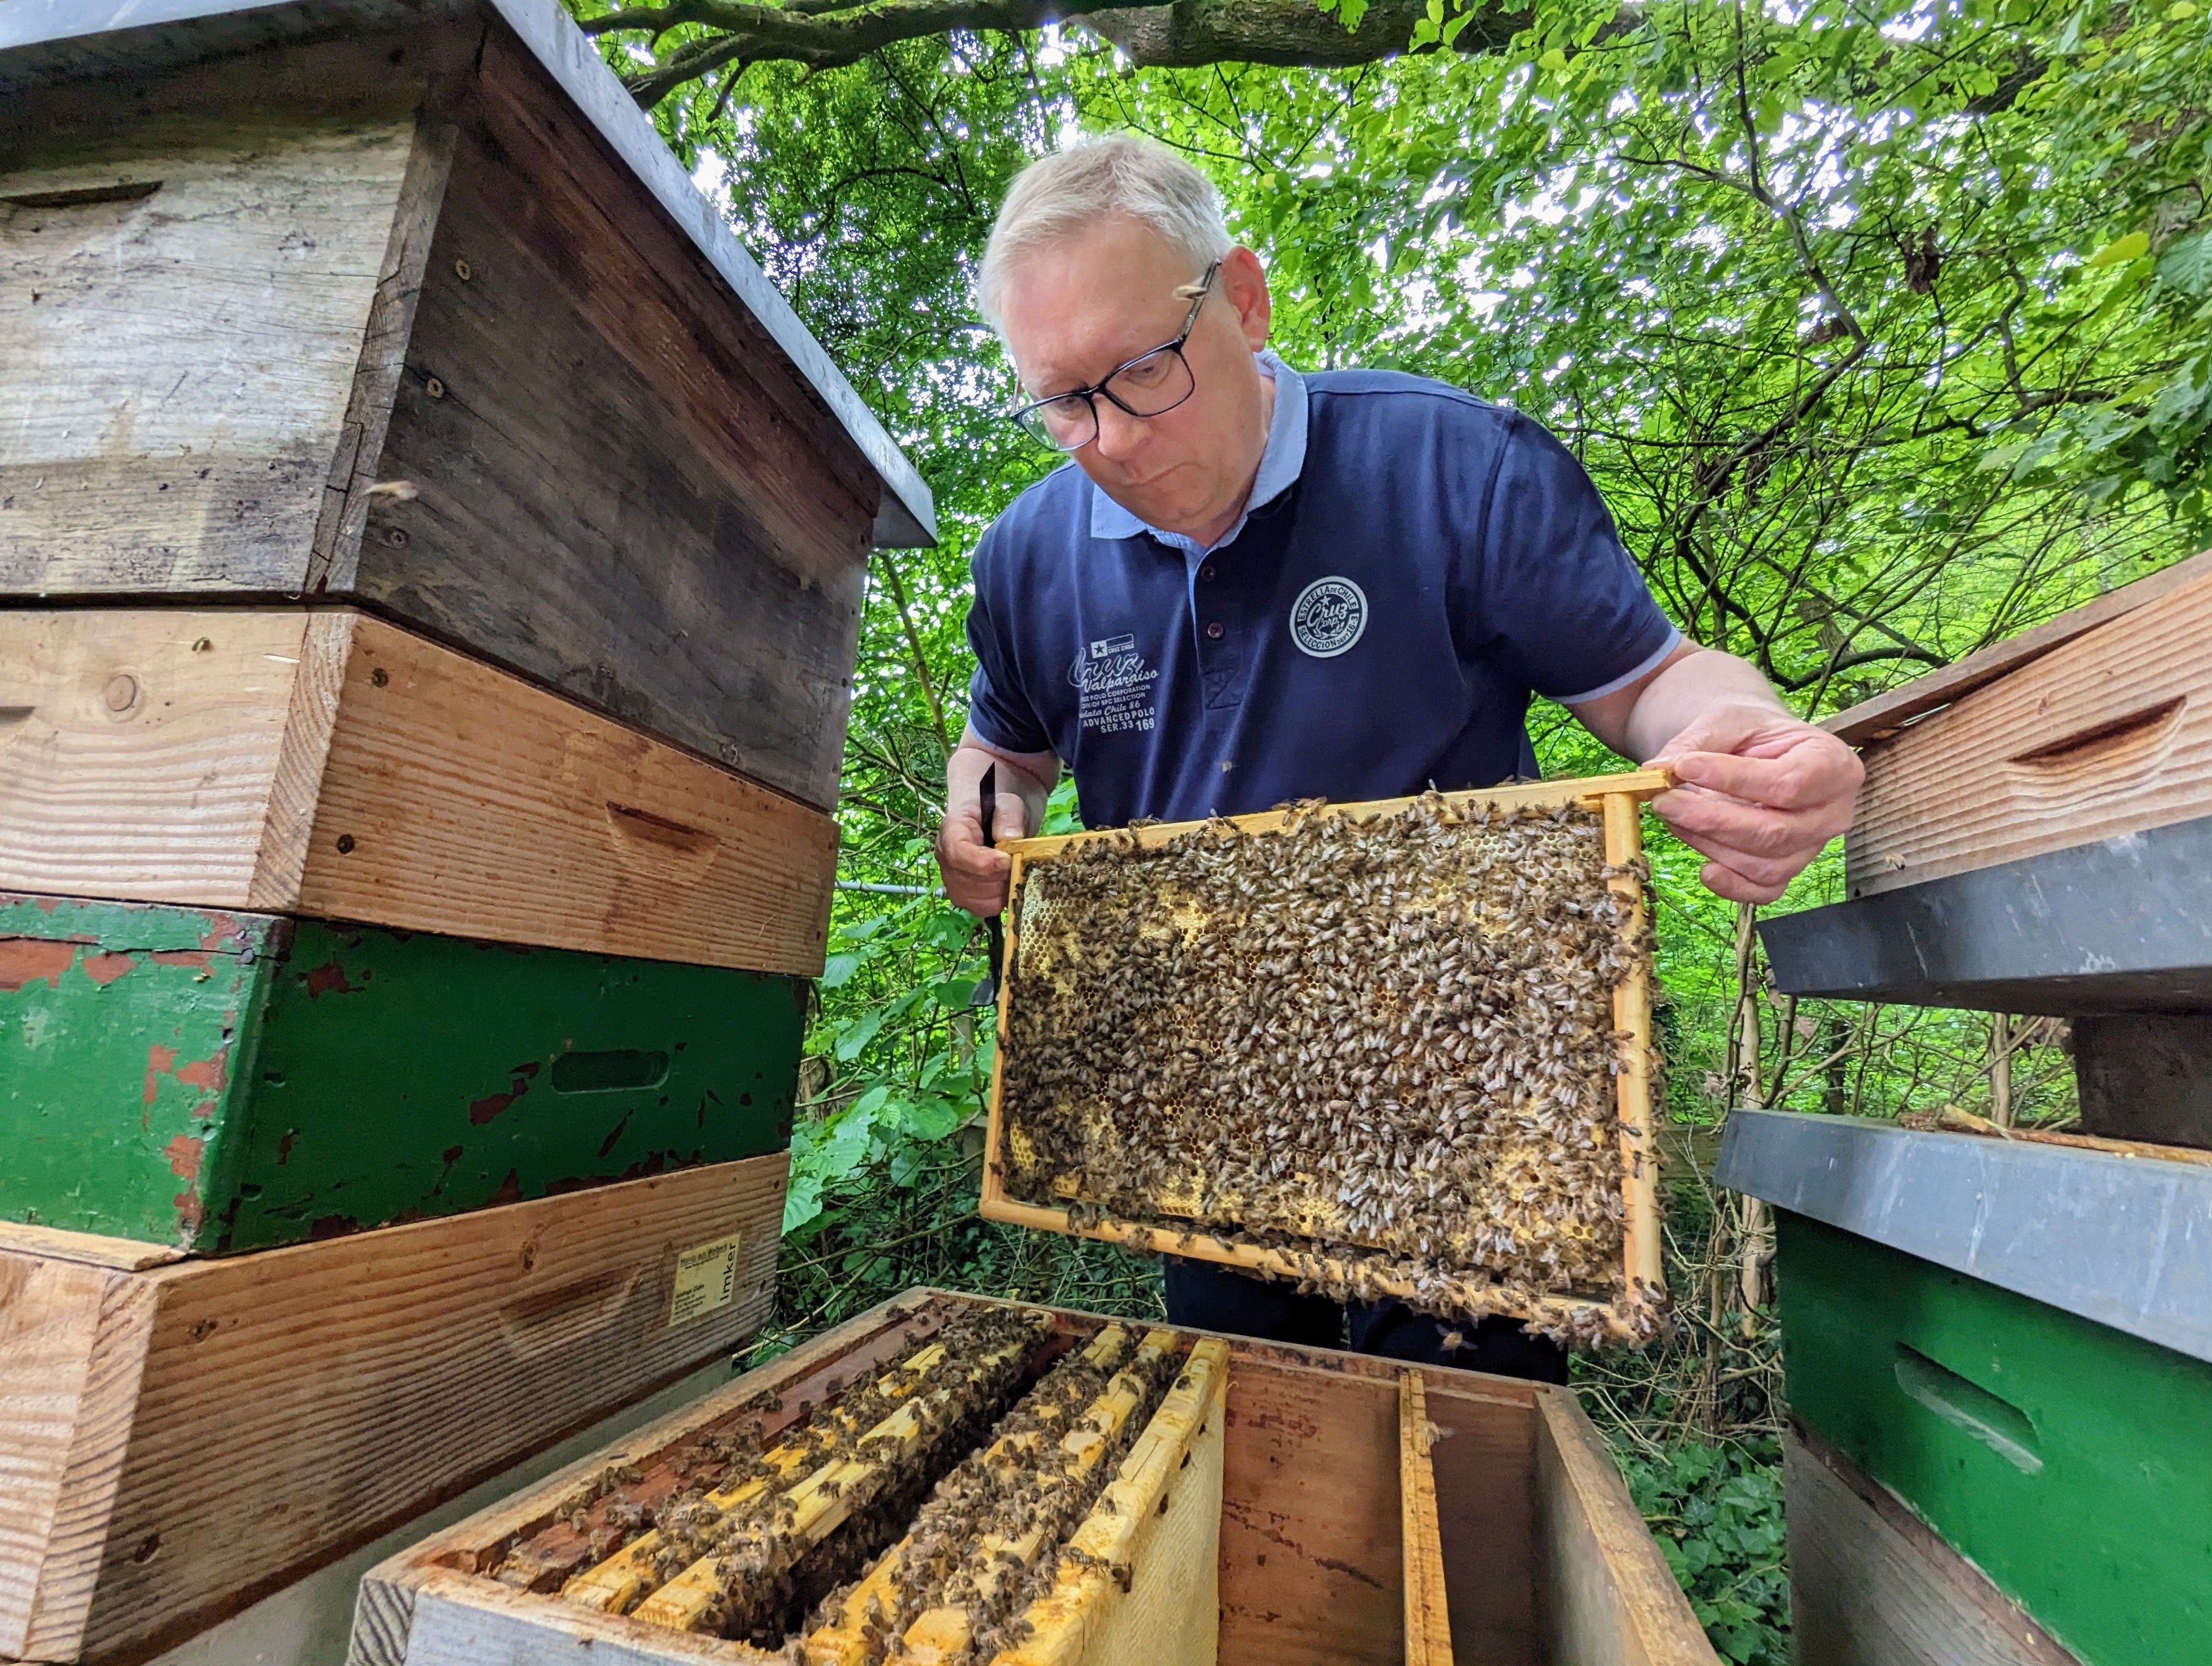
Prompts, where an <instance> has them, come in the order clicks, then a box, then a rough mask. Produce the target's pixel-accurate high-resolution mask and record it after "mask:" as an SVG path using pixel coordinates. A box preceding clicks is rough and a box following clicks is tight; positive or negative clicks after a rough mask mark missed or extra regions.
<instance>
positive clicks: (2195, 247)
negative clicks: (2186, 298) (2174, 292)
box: [2156, 228, 2212, 295]
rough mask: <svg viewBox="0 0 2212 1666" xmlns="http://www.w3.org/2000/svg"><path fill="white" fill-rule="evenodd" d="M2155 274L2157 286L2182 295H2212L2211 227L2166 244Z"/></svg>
mask: <svg viewBox="0 0 2212 1666" xmlns="http://www.w3.org/2000/svg"><path fill="white" fill-rule="evenodd" d="M2156 271H2157V272H2158V281H2159V282H2160V283H2163V284H2165V285H2166V286H2167V287H2168V288H2169V289H2179V290H2180V291H2181V293H2182V294H2184V295H2207V294H2212V228H2207V229H2206V230H2203V231H2200V232H2196V233H2193V234H2191V235H2190V236H2187V237H2177V238H2176V239H2174V240H2173V241H2172V242H2171V243H2169V244H2167V245H2166V247H2165V249H2164V250H2162V251H2161V252H2160V254H2159V257H2158V265H2157V268H2156Z"/></svg>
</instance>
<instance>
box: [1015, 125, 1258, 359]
mask: <svg viewBox="0 0 2212 1666" xmlns="http://www.w3.org/2000/svg"><path fill="white" fill-rule="evenodd" d="M1114 216H1118V217H1120V218H1121V219H1125V220H1132V221H1134V222H1136V223H1137V224H1139V225H1140V226H1144V227H1147V228H1150V229H1151V230H1152V231H1155V232H1157V233H1158V234H1160V235H1161V236H1162V237H1164V238H1165V239H1166V240H1168V244H1169V246H1170V247H1172V248H1174V249H1175V250H1176V252H1178V253H1181V254H1183V255H1186V256H1188V258H1189V260H1190V266H1191V276H1192V277H1197V276H1198V275H1199V274H1200V272H1202V271H1205V270H1206V268H1207V267H1208V266H1210V265H1212V264H1213V263H1214V262H1215V261H1217V260H1219V259H1221V258H1223V257H1224V256H1225V255H1226V254H1227V253H1228V252H1230V250H1231V249H1233V248H1235V247H1236V246H1237V245H1236V244H1235V242H1234V241H1233V240H1231V237H1230V235H1229V228H1228V227H1227V226H1225V224H1223V222H1222V210H1221V193H1220V192H1218V191H1216V190H1215V189H1214V188H1213V181H1212V180H1211V179H1207V178H1206V175H1204V174H1203V173H1200V172H1199V171H1198V170H1197V169H1196V168H1194V167H1192V166H1191V165H1190V164H1189V163H1188V162H1187V161H1183V159H1182V157H1180V156H1178V155H1176V154H1175V152H1174V151H1172V150H1170V149H1167V148H1166V147H1165V146H1164V145H1158V144H1154V143H1151V142H1150V141H1148V140H1146V139H1139V138H1133V137H1130V136H1128V135H1127V134H1122V133H1116V134H1112V135H1109V136H1108V137H1103V138H1096V139H1086V140H1085V141H1084V142H1083V143H1080V144H1078V145H1075V146H1073V147H1072V148H1071V149H1066V150H1062V151H1060V152H1058V153H1057V154H1056V155H1050V156H1046V157H1042V158H1041V159H1040V160H1038V161H1034V162H1031V163H1030V165H1029V166H1028V167H1025V168H1024V169H1023V170H1022V171H1021V173H1019V174H1018V175H1016V176H1015V179H1014V184H1013V189H1012V190H1011V191H1009V192H1007V193H1006V202H1005V204H1003V205H1002V206H1001V207H1000V210H999V218H998V222H997V223H996V224H994V226H993V227H992V228H991V238H990V240H989V241H988V242H987V243H986V244H985V245H984V246H983V267H982V271H981V273H980V274H978V276H977V277H976V280H975V309H976V311H978V312H979V313H981V314H982V315H983V321H984V322H985V323H986V324H987V325H990V326H991V327H992V328H993V329H994V330H997V329H999V328H1000V322H999V319H1000V302H1001V301H1002V300H1003V299H1004V297H1005V295H1006V277H1007V274H1008V272H1009V271H1010V270H1011V269H1012V265H1013V263H1014V262H1015V260H1016V259H1018V258H1019V257H1020V256H1022V255H1023V254H1025V253H1027V252H1030V250H1033V249H1038V248H1042V247H1045V246H1048V245H1050V244H1054V243H1057V242H1060V240H1063V239H1065V238H1067V237H1071V236H1073V235H1075V234H1078V233H1080V232H1084V231H1087V230H1089V229H1090V228H1091V227H1093V226H1095V225H1097V223H1098V222H1099V221H1100V220H1102V219H1106V218H1109V217H1114Z"/></svg>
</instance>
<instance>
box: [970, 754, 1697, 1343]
mask: <svg viewBox="0 0 2212 1666" xmlns="http://www.w3.org/2000/svg"><path fill="white" fill-rule="evenodd" d="M1672 784H1673V777H1672V775H1670V774H1668V772H1667V771H1665V770H1656V769H1647V770H1640V771H1637V772H1634V773H1630V774H1623V775H1604V776H1596V777H1592V778H1589V779H1586V780H1577V781H1541V782H1536V783H1533V784H1529V785H1525V786H1516V787H1496V788H1489V789H1486V790H1483V791H1479V792H1470V793H1447V794H1444V795H1443V796H1444V797H1445V799H1446V800H1447V801H1448V802H1449V803H1450V804H1452V805H1454V806H1477V805H1479V806H1492V807H1497V808H1511V807H1524V806H1527V807H1537V806H1558V805H1567V804H1573V805H1578V806H1583V807H1584V808H1588V809H1593V810H1597V811H1599V812H1601V814H1602V816H1603V818H1604V839H1605V860H1606V862H1607V865H1608V866H1611V867H1613V868H1614V869H1617V870H1626V869H1627V867H1628V866H1629V865H1630V864H1631V863H1632V862H1634V861H1635V860H1637V859H1638V857H1639V856H1640V855H1641V854H1642V851H1643V830H1642V823H1641V809H1640V806H1641V805H1642V803H1643V801H1644V800H1645V799H1648V798H1650V797H1653V796H1655V795H1656V794H1657V793H1662V792H1664V791H1666V790H1667V789H1668V787H1669V786H1670V785H1672ZM1418 802H1419V800H1414V799H1391V800H1376V801H1375V802H1372V803H1364V804H1346V805H1332V806H1328V807H1327V810H1326V812H1325V813H1328V814H1330V815H1338V816H1344V817H1348V818H1370V817H1376V816H1389V815H1394V814H1397V813H1399V812H1403V811H1405V810H1407V809H1408V808H1410V807H1411V806H1413V805H1415V804H1416V803H1418ZM1292 813H1294V812H1284V811H1275V810H1271V811H1263V812H1259V813H1256V814H1254V815H1249V816H1237V817H1231V818H1227V819H1228V821H1229V822H1230V823H1231V824H1232V825H1234V826H1235V827H1237V829H1239V830H1242V831H1243V832H1246V833H1257V834H1266V833H1272V832H1274V831H1277V830H1279V829H1281V828H1282V827H1283V826H1285V824H1286V823H1287V822H1288V821H1289V820H1290V818H1291V814H1292ZM1200 825H1202V824H1199V823H1194V822H1182V823H1161V824H1153V825H1150V826H1146V827H1143V828H1140V829H1139V830H1136V832H1135V840H1136V843H1137V846H1138V848H1140V849H1157V848H1160V847H1161V846H1163V845H1165V844H1167V843H1168V842H1170V841H1172V840H1174V839H1176V838H1178V837H1181V836H1183V835H1185V834H1188V833H1190V832H1191V831H1193V830H1195V829H1196V828H1198V827H1200ZM1127 836H1128V835H1127V834H1125V833H1122V832H1121V831H1118V830H1107V831H1103V832H1097V833H1082V834H1063V835H1056V836H1048V837H1043V838H1036V839H1018V840H1002V841H1000V848H1001V849H1003V850H1005V851H1006V852H1007V853H1008V854H1009V855H1010V856H1011V857H1012V870H1011V873H1010V875H1009V879H1008V886H1009V891H1008V894H1009V896H1010V897H1014V898H1018V897H1020V896H1021V894H1022V891H1021V884H1022V876H1023V873H1024V869H1025V868H1026V867H1027V866H1030V865H1031V864H1034V863H1040V862H1049V861H1052V860H1055V859H1056V858H1059V857H1060V856H1061V855H1062V854H1064V853H1066V851H1068V850H1069V849H1070V848H1072V847H1074V846H1077V845H1079V844H1080V843H1083V842H1097V841H1099V840H1102V839H1109V838H1126V837H1127ZM1607 883H1608V885H1609V886H1610V888H1611V889H1613V891H1614V892H1615V893H1616V894H1617V895H1619V896H1620V897H1622V899H1623V901H1624V903H1625V910H1624V915H1623V921H1622V927H1621V930H1622V935H1623V937H1624V938H1626V939H1629V940H1632V941H1639V942H1640V940H1641V939H1642V936H1643V927H1644V898H1643V888H1642V885H1641V884H1640V882H1638V880H1637V879H1635V878H1634V877H1633V876H1632V873H1627V872H1625V871H1624V872H1621V873H1619V874H1618V875H1617V877H1616V878H1614V879H1612V880H1609V881H1608V882H1607ZM1017 922H1018V907H1017V908H1010V909H1009V910H1008V918H1007V921H1006V958H1005V964H1006V967H1007V968H1008V973H1007V976H1004V977H1002V978H1000V982H999V1005H998V1037H999V1045H998V1048H997V1049H996V1050H995V1052H994V1055H993V1058H992V1068H991V1085H990V1089H989V1094H988V1099H987V1106H988V1114H987V1129H986V1134H985V1140H984V1149H985V1152H986V1153H987V1160H986V1161H985V1164H984V1167H983V1181H982V1191H981V1203H980V1205H979V1207H980V1210H981V1213H982V1215H983V1217H984V1218H985V1219H988V1220H999V1221H1005V1222H1006V1223H1009V1224H1011V1225H1020V1226H1028V1227H1030V1228H1033V1229H1035V1230H1037V1231H1052V1232H1064V1233H1068V1234H1071V1235H1073V1236H1076V1237H1093V1238H1099V1239H1103V1240H1104V1241H1106V1242H1109V1243H1126V1244H1129V1245H1131V1246H1133V1247H1134V1248H1137V1249H1145V1250H1148V1251H1151V1252H1152V1253H1155V1254H1174V1255H1182V1256H1191V1257H1194V1258H1195V1259H1198V1260H1201V1261H1210V1262H1218V1263H1220V1264H1222V1265H1225V1266H1231V1267H1237V1268H1243V1269H1244V1270H1246V1271H1249V1272H1255V1273H1260V1274H1268V1275H1272V1276H1276V1277H1281V1278H1288V1279H1293V1280H1296V1279H1301V1278H1303V1277H1304V1276H1306V1273H1305V1268H1304V1267H1303V1266H1302V1265H1301V1263H1300V1262H1299V1260H1298V1258H1297V1256H1295V1255H1293V1254H1291V1253H1288V1252H1285V1251H1284V1250H1281V1249H1273V1248H1269V1247H1267V1246H1265V1245H1262V1244H1259V1243H1251V1242H1247V1241H1243V1240H1242V1239H1239V1238H1237V1237H1230V1236H1225V1235H1222V1234H1218V1233H1216V1232H1210V1231H1197V1230H1193V1229H1194V1227H1195V1226H1196V1225H1200V1223H1196V1222H1178V1223H1176V1224H1174V1225H1168V1224H1164V1223H1163V1222H1157V1221H1154V1222H1147V1221H1133V1220H1125V1219H1115V1218H1113V1217H1111V1216H1101V1217H1097V1218H1095V1219H1088V1220H1086V1221H1085V1223H1084V1224H1083V1225H1076V1224H1074V1223H1073V1220H1072V1219H1071V1216H1070V1213H1069V1211H1068V1210H1067V1209H1066V1208H1065V1207H1052V1206H1049V1205H1045V1204H1040V1203H1036V1202H1034V1201H1021V1200H1018V1199H1016V1198H1012V1197H1010V1196H1008V1195H1007V1194H1006V1182H1005V1177H1004V1176H1003V1174H1002V1173H1001V1172H1000V1163H999V1159H998V1153H1000V1152H1002V1151H1003V1150H1005V1149H1006V1146H1005V1145H1004V1143H1003V1142H1004V1140H1005V1138H1006V1116H1005V1113H1004V1110H1003V1107H1002V1103H1001V1102H1002V1098H1003V1095H1004V1086H1005V1084H1004V1072H1005V1064H1006V1055H1007V1051H1008V1049H1009V1046H1010V1044H1011V1039H1010V1038H1011V1036H1012V1028H1011V1013H1012V1003H1013V1002H1014V1000H1017V999H1018V994H1017V986H1018V983H1019V978H1018V976H1016V975H1015V972H1014V970H1013V969H1014V968H1015V967H1016V966H1017V965H1018V960H1017V957H1018V953H1019V950H1020V933H1019V931H1018V923H1017ZM1639 958H1642V959H1643V960H1644V961H1645V962H1646V963H1647V964H1646V966H1645V967H1644V969H1643V970H1638V972H1636V973H1634V974H1632V976H1630V978H1629V979H1628V980H1627V981H1626V982H1625V983H1623V984H1622V985H1621V986H1620V988H1618V989H1616V990H1615V991H1614V994H1613V1029H1614V1031H1615V1033H1616V1035H1617V1037H1619V1041H1618V1058H1619V1068H1618V1070H1617V1073H1616V1076H1615V1092H1616V1094H1617V1097H1618V1103H1619V1107H1620V1110H1619V1120H1620V1145H1621V1155H1622V1177H1621V1195H1622V1220H1623V1235H1622V1261H1623V1272H1622V1285H1623V1288H1624V1291H1625V1293H1624V1294H1623V1295H1621V1296H1620V1297H1619V1298H1617V1299H1614V1300H1612V1301H1600V1300H1596V1299H1593V1298H1586V1297H1583V1296H1578V1295H1568V1294H1560V1295H1556V1296H1544V1297H1539V1298H1534V1299H1533V1300H1515V1301H1501V1299H1500V1298H1498V1295H1497V1294H1496V1292H1494V1291H1493V1290H1492V1288H1491V1286H1490V1285H1489V1283H1488V1281H1487V1280H1484V1279H1480V1278H1478V1277H1474V1276H1470V1277H1468V1278H1466V1279H1464V1280H1461V1281H1460V1282H1461V1286H1462V1293H1461V1294H1460V1295H1459V1296H1458V1297H1457V1298H1456V1300H1457V1303H1458V1306H1459V1310H1461V1311H1462V1312H1487V1311H1508V1312H1511V1313H1513V1314H1515V1315H1516V1316H1521V1317H1524V1318H1530V1319H1534V1320H1538V1321H1540V1322H1548V1323H1552V1324H1555V1325H1559V1326H1560V1327H1562V1328H1565V1329H1571V1330H1577V1331H1589V1330H1591V1329H1595V1330H1597V1331H1599V1332H1601V1333H1602V1334H1607V1335H1612V1336H1613V1337H1615V1338H1617V1339H1621V1340H1638V1341H1640V1340H1643V1339H1644V1338H1646V1337H1648V1336H1649V1335H1650V1333H1651V1330H1652V1329H1653V1327H1654V1325H1655V1323H1656V1313H1657V1311H1658V1310H1660V1309H1661V1308H1662V1307H1663V1304H1664V1303H1665V1300H1666V1287H1665V1282H1664V1279H1663V1276H1662V1271H1661V1266H1660V1234H1661V1222H1660V1213H1659V1193H1658V1174H1659V1151H1658V1140H1657V1136H1656V1132H1655V1129H1654V1118H1653V1116H1652V1115H1651V1110H1650V1104H1651V1092H1650V1035H1651V1011H1650V973H1649V970H1648V959H1649V954H1648V951H1642V952H1639ZM1203 1224H1205V1225H1215V1224H1216V1223H1211V1222H1207V1223H1203ZM1367 1277H1368V1280H1369V1282H1370V1284H1371V1285H1372V1286H1373V1287H1375V1288H1376V1289H1377V1290H1380V1291H1382V1292H1385V1293H1388V1294H1392V1295H1396V1296H1400V1297H1401V1298H1408V1299H1414V1300H1418V1301H1423V1302H1425V1301H1427V1300H1429V1298H1427V1297H1426V1296H1425V1295H1424V1294H1423V1293H1422V1292H1419V1290H1417V1289H1416V1287H1415V1286H1413V1284H1412V1283H1410V1282H1408V1281H1406V1280H1401V1279H1398V1278H1396V1277H1395V1276H1392V1275H1389V1274H1380V1273H1370V1274H1367Z"/></svg>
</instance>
